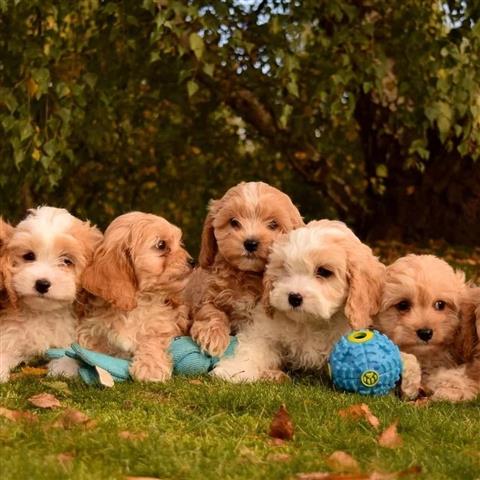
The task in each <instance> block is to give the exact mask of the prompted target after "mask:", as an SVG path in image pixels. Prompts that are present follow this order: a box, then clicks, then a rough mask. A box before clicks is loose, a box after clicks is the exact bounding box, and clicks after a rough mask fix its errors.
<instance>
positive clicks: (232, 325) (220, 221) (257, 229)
mask: <svg viewBox="0 0 480 480" xmlns="http://www.w3.org/2000/svg"><path fill="white" fill-rule="evenodd" d="M302 225H303V221H302V217H301V216H300V213H299V211H298V210H297V208H296V207H295V205H294V204H293V203H292V201H291V200H290V198H289V197H288V196H287V195H285V194H284V193H282V192H281V191H280V190H277V189H276V188H274V187H271V186H270V185H267V184H266V183H262V182H248V183H243V182H242V183H240V184H238V185H236V186H235V187H233V188H231V189H230V190H228V191H227V193H226V194H225V195H224V196H223V197H222V198H221V199H220V200H213V201H211V202H210V206H209V212H208V215H207V218H206V220H205V224H204V227H203V233H202V244H201V250H200V268H199V269H197V270H196V271H195V273H194V274H193V276H192V279H191V282H190V283H189V286H188V289H187V297H188V298H189V302H190V303H191V305H192V315H193V325H192V329H191V335H192V337H193V338H194V339H195V341H197V342H198V344H199V345H200V346H201V347H202V348H203V349H204V350H205V351H207V352H208V353H210V354H212V355H220V354H222V353H223V352H224V351H225V349H226V348H227V346H228V342H229V335H230V334H231V333H235V332H236V331H237V330H238V328H239V327H240V326H241V325H242V324H243V323H244V322H245V321H248V319H249V318H250V314H251V311H252V310H253V308H254V306H255V305H256V303H257V302H258V300H259V299H260V297H261V294H262V277H263V272H264V269H265V264H266V262H267V257H268V254H269V252H270V247H271V245H272V242H273V241H274V240H275V239H276V238H277V237H278V236H280V235H281V234H283V233H287V232H289V231H290V230H293V229H295V228H298V227H301V226H302Z"/></svg>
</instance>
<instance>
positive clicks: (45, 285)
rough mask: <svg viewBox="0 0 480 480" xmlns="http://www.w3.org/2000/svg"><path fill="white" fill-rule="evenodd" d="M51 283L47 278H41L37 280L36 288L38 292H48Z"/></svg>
mask: <svg viewBox="0 0 480 480" xmlns="http://www.w3.org/2000/svg"><path fill="white" fill-rule="evenodd" d="M51 285H52V284H51V283H50V282H49V281H48V280H46V279H45V278H41V279H40V280H37V281H36V282H35V290H36V291H37V292H38V293H47V292H48V289H49V288H50V287H51Z"/></svg>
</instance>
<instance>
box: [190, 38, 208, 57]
mask: <svg viewBox="0 0 480 480" xmlns="http://www.w3.org/2000/svg"><path fill="white" fill-rule="evenodd" d="M188 40H189V43H190V48H191V49H192V51H193V53H194V54H195V56H196V57H197V60H201V59H202V57H203V52H204V51H205V43H204V42H203V38H202V37H201V36H200V35H199V34H198V33H191V34H190V36H189V37H188Z"/></svg>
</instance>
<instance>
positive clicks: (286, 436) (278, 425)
mask: <svg viewBox="0 0 480 480" xmlns="http://www.w3.org/2000/svg"><path fill="white" fill-rule="evenodd" d="M293 431H294V427H293V422H292V419H291V418H290V415H289V413H288V411H287V407H286V406H285V405H284V404H283V405H280V408H279V409H278V412H277V413H276V414H275V416H274V417H273V420H272V423H271V424H270V430H269V432H268V434H269V435H270V436H271V437H273V438H280V439H281V440H291V439H292V438H293Z"/></svg>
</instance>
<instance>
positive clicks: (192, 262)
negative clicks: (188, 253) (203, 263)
mask: <svg viewBox="0 0 480 480" xmlns="http://www.w3.org/2000/svg"><path fill="white" fill-rule="evenodd" d="M187 263H188V265H189V266H190V267H191V268H193V267H194V266H195V260H194V259H193V258H189V259H187Z"/></svg>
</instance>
